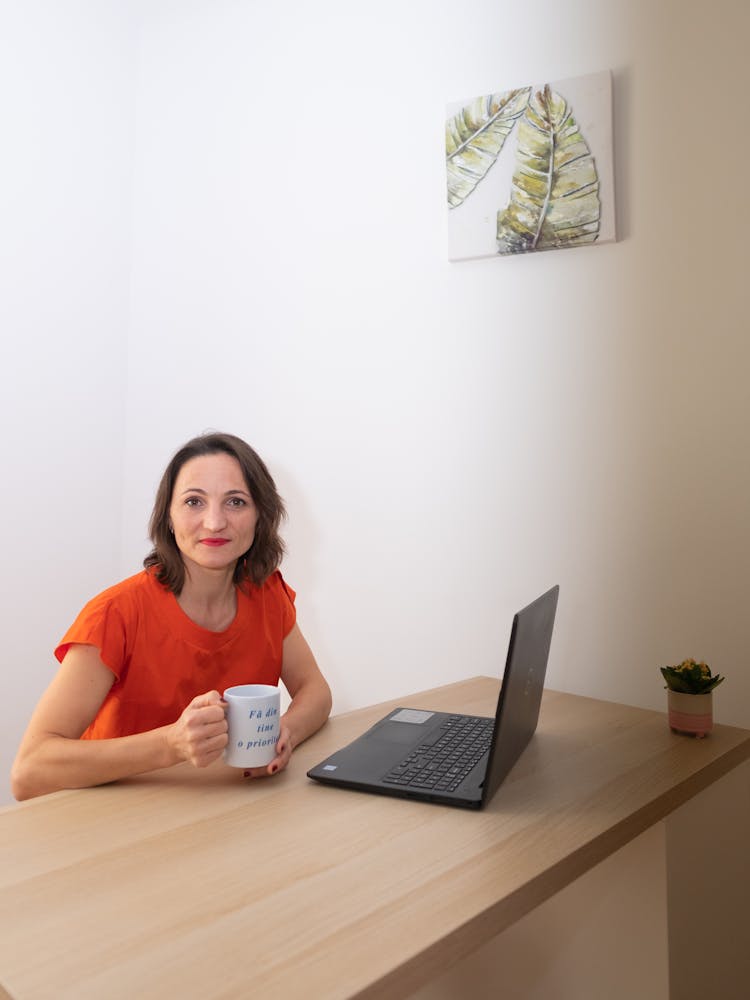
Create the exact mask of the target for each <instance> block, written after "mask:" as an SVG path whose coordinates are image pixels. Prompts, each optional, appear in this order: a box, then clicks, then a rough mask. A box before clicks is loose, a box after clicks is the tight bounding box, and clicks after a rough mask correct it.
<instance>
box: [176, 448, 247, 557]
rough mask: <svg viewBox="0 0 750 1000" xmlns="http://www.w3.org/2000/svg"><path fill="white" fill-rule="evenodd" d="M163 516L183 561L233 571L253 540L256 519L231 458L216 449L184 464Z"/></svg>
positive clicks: (234, 461)
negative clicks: (165, 513)
mask: <svg viewBox="0 0 750 1000" xmlns="http://www.w3.org/2000/svg"><path fill="white" fill-rule="evenodd" d="M169 520H170V526H171V528H172V530H173V531H174V539H175V542H176V543H177V547H178V548H179V550H180V552H181V553H182V558H183V561H184V562H185V564H186V565H189V564H190V563H192V564H194V565H196V566H200V567H202V568H203V569H208V570H227V569H230V570H231V571H232V572H233V571H234V567H235V564H236V562H237V560H238V559H239V558H240V557H241V556H243V555H244V554H245V552H247V550H248V549H249V548H250V546H251V545H252V544H253V538H254V537H255V525H256V523H257V521H258V512H257V510H256V509H255V504H254V503H253V498H252V497H251V495H250V491H249V490H248V487H247V483H246V482H245V478H244V476H243V475H242V469H241V468H240V463H239V462H238V461H237V459H236V458H233V457H232V456H231V455H227V454H225V453H224V452H217V453H216V454H214V455H199V456H198V457H197V458H191V459H190V460H189V461H188V462H185V464H184V465H183V466H182V468H181V469H180V471H179V473H178V474H177V479H176V480H175V484H174V490H173V491H172V502H171V503H170V505H169Z"/></svg>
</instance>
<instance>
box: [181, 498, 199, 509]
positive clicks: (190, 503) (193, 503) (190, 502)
mask: <svg viewBox="0 0 750 1000" xmlns="http://www.w3.org/2000/svg"><path fill="white" fill-rule="evenodd" d="M200 502H201V498H200V497H188V498H187V500H186V501H185V506H186V507H198V506H199V504H200Z"/></svg>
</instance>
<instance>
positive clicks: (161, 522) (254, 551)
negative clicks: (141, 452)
mask: <svg viewBox="0 0 750 1000" xmlns="http://www.w3.org/2000/svg"><path fill="white" fill-rule="evenodd" d="M219 452H223V453H224V454H226V455H231V456H232V458H236V459H237V461H238V462H239V464H240V468H241V469H242V475H243V477H244V479H245V483H246V484H247V488H248V490H249V492H250V496H251V497H252V498H253V503H254V504H255V508H256V510H257V512H258V522H257V524H256V526H255V537H254V539H253V544H252V545H251V546H250V548H249V549H248V550H247V552H246V553H245V554H244V555H243V556H241V557H240V558H239V559H238V560H237V565H236V567H235V570H234V582H235V583H237V584H240V585H241V584H244V583H248V582H250V583H255V584H258V585H260V584H262V583H263V582H264V581H265V580H266V579H267V578H268V577H269V576H270V575H271V573H273V571H274V570H275V569H278V567H279V564H280V563H281V557H282V556H283V554H284V543H283V541H282V540H281V537H280V535H279V527H280V525H281V522H282V520H283V519H284V517H285V516H286V509H285V507H284V501H283V500H282V499H281V497H280V496H279V494H278V492H277V490H276V484H275V483H274V481H273V479H272V478H271V474H270V472H269V471H268V469H267V468H266V465H265V463H264V462H263V460H262V459H261V457H260V456H259V455H258V454H257V453H256V452H255V451H254V450H253V449H252V448H251V447H250V445H249V444H246V443H245V442H244V441H243V440H242V439H241V438H238V437H235V436H234V434H221V433H218V432H212V433H209V434H201V435H200V436H199V437H195V438H193V439H192V440H191V441H188V442H187V444H185V445H183V446H182V448H180V450H179V451H178V452H176V454H175V455H174V457H173V458H172V461H171V462H170V463H169V465H168V466H167V468H166V469H165V471H164V475H163V476H162V477H161V482H160V483H159V488H158V489H157V491H156V499H155V500H154V509H153V510H152V512H151V519H150V521H149V537H150V538H151V541H152V542H153V545H154V548H153V550H152V551H151V552H150V553H149V554H148V555H147V556H146V558H145V559H144V560H143V565H144V566H145V567H146V569H151V568H152V567H153V568H154V569H155V572H156V578H157V579H158V580H159V582H160V583H162V584H164V586H165V587H167V588H168V589H169V590H171V591H172V593H174V594H179V593H180V591H181V590H182V588H183V586H184V583H185V564H184V563H183V561H182V554H181V553H180V550H179V549H178V547H177V543H176V542H175V540H174V535H173V534H172V532H171V531H170V528H169V508H170V505H171V503H172V493H173V492H174V484H175V481H176V479H177V476H178V475H179V472H180V469H181V468H182V467H183V465H185V463H186V462H189V461H190V459H191V458H197V457H198V456H199V455H216V454H217V453H219Z"/></svg>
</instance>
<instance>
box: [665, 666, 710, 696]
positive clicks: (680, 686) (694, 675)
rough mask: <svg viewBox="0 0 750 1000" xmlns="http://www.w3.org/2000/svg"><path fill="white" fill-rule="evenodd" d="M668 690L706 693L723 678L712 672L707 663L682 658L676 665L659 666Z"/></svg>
mask: <svg viewBox="0 0 750 1000" xmlns="http://www.w3.org/2000/svg"><path fill="white" fill-rule="evenodd" d="M659 669H660V670H661V673H662V677H663V678H664V680H665V681H666V682H667V687H668V688H669V690H670V691H681V692H682V693H683V694H708V692H709V691H713V689H714V688H715V687H718V685H719V684H721V682H722V681H723V680H724V678H723V677H722V676H721V675H720V674H712V673H711V671H710V669H709V667H708V664H706V663H696V661H695V660H683V661H682V663H680V664H678V665H677V666H676V667H659Z"/></svg>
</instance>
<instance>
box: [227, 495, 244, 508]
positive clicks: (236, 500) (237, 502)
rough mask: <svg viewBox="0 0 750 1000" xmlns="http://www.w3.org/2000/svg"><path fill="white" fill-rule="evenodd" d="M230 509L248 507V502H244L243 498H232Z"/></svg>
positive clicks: (230, 499)
mask: <svg viewBox="0 0 750 1000" xmlns="http://www.w3.org/2000/svg"><path fill="white" fill-rule="evenodd" d="M229 506H230V507H246V506H247V501H245V500H243V499H242V497H230V498H229Z"/></svg>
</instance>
